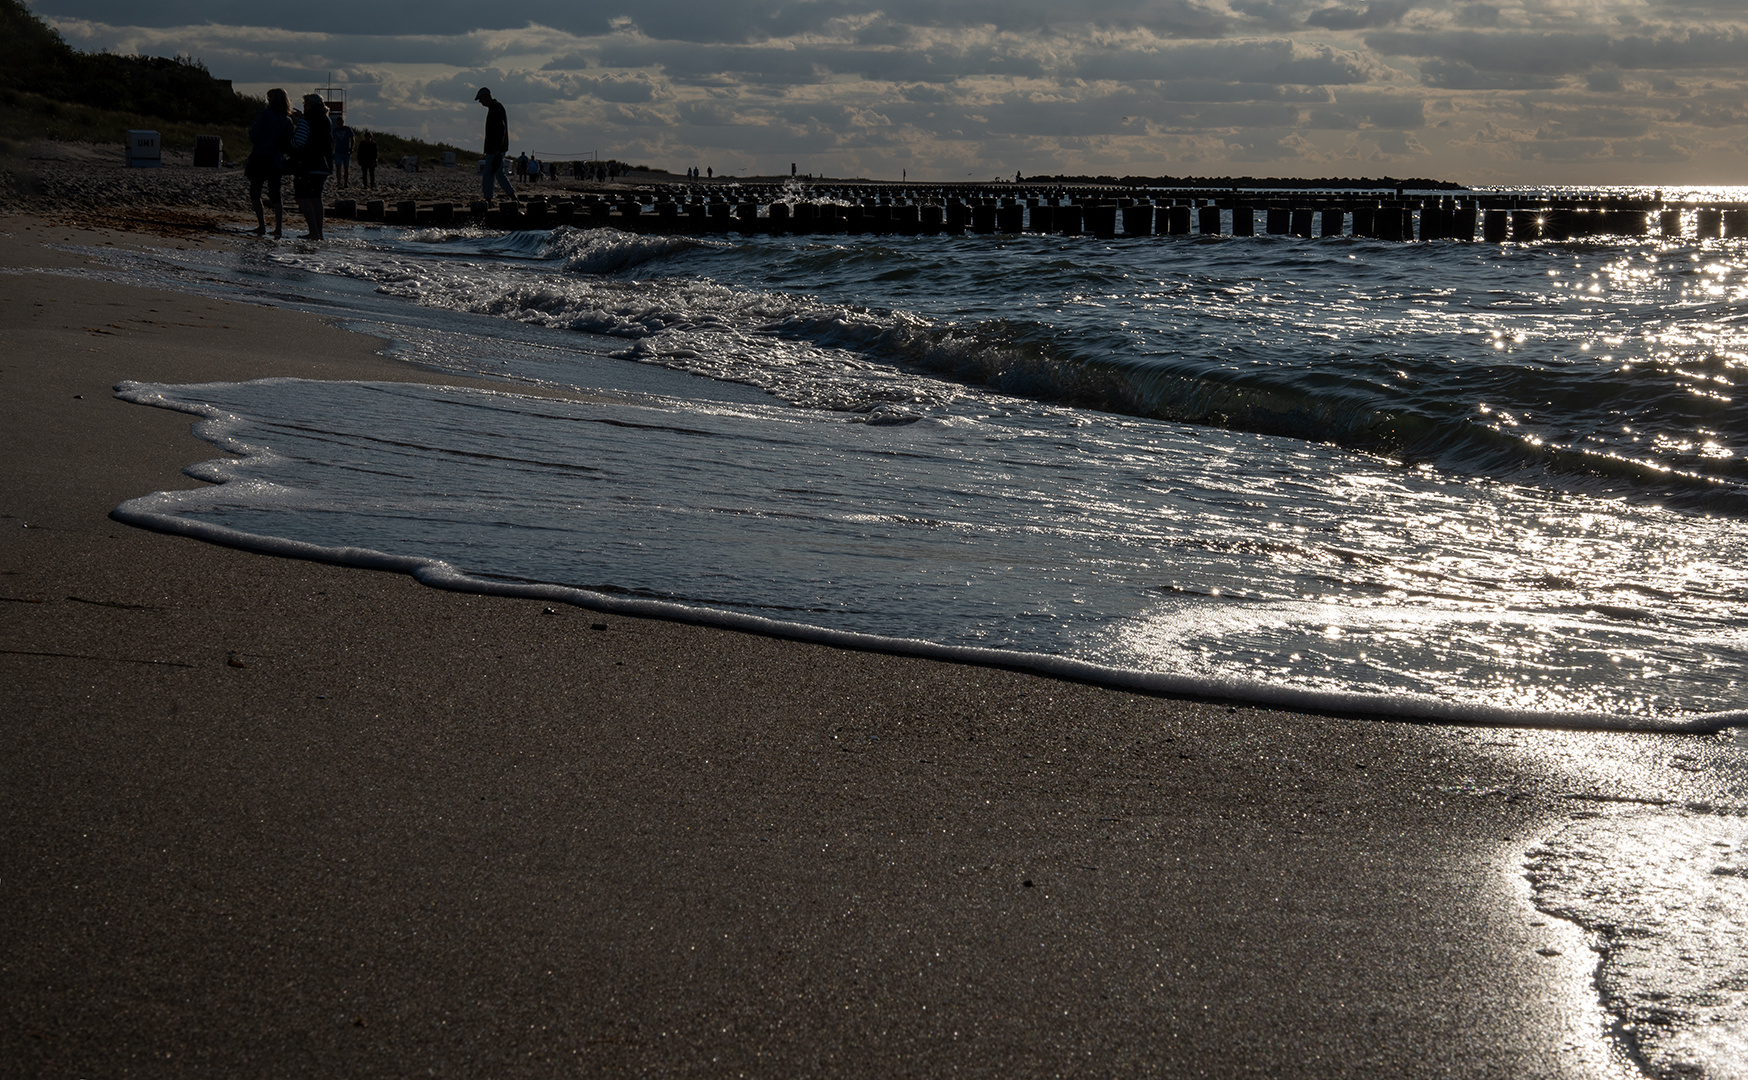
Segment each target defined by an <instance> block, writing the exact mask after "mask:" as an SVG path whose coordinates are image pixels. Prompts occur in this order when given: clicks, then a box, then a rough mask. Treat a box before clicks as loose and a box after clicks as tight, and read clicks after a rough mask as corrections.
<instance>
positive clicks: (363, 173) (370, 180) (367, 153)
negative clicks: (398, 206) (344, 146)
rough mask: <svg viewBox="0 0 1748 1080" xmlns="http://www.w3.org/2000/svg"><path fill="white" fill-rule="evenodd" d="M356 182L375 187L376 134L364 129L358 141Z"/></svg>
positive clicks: (371, 187)
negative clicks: (362, 135) (362, 136)
mask: <svg viewBox="0 0 1748 1080" xmlns="http://www.w3.org/2000/svg"><path fill="white" fill-rule="evenodd" d="M358 182H359V183H361V184H363V185H364V186H365V187H366V188H368V189H371V190H375V188H376V136H375V135H372V134H371V133H370V132H368V131H366V132H365V133H364V138H362V139H360V140H359V141H358Z"/></svg>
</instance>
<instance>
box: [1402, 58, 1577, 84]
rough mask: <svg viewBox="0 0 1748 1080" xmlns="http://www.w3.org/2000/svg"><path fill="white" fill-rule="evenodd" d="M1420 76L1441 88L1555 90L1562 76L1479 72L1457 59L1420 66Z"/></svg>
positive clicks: (1426, 81)
mask: <svg viewBox="0 0 1748 1080" xmlns="http://www.w3.org/2000/svg"><path fill="white" fill-rule="evenodd" d="M1420 78H1421V81H1422V82H1424V83H1425V84H1426V85H1427V86H1430V87H1433V88H1435V89H1438V90H1553V89H1555V88H1557V87H1558V86H1559V85H1560V82H1561V80H1560V78H1558V77H1556V76H1551V75H1526V74H1523V73H1521V72H1515V71H1479V70H1477V69H1475V68H1474V67H1472V66H1470V65H1469V64H1465V63H1461V62H1457V61H1445V60H1428V61H1426V62H1424V63H1422V64H1421V65H1420Z"/></svg>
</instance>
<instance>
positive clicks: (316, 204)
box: [291, 94, 334, 240]
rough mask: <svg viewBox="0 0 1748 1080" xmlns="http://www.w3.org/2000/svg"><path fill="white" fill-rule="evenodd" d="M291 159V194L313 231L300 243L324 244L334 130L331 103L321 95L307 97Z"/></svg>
mask: <svg viewBox="0 0 1748 1080" xmlns="http://www.w3.org/2000/svg"><path fill="white" fill-rule="evenodd" d="M291 155H292V176H291V193H292V195H293V196H294V197H295V198H296V199H297V208H298V209H299V210H302V211H303V219H304V221H306V222H308V223H309V228H310V231H309V232H307V233H304V234H303V236H302V237H300V238H299V239H303V240H320V239H321V238H322V187H323V185H325V184H326V183H327V182H328V174H329V173H331V172H333V171H334V129H333V126H332V125H331V124H329V122H328V103H327V102H325V101H323V100H322V95H320V94H305V95H304V96H303V115H301V116H299V117H298V120H297V126H296V127H295V128H293V129H292V132H291Z"/></svg>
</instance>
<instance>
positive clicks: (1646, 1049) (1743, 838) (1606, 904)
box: [1529, 805, 1748, 1080]
mask: <svg viewBox="0 0 1748 1080" xmlns="http://www.w3.org/2000/svg"><path fill="white" fill-rule="evenodd" d="M1529 873H1530V879H1531V882H1532V884H1533V886H1534V889H1535V900H1536V905H1537V906H1538V907H1540V908H1541V909H1542V910H1544V911H1547V912H1548V913H1550V914H1553V915H1558V916H1559V917H1561V918H1565V919H1570V920H1572V921H1573V922H1576V923H1577V924H1579V925H1580V926H1582V927H1583V928H1584V929H1585V930H1587V931H1589V932H1590V933H1591V934H1592V936H1593V939H1594V941H1595V948H1596V949H1597V951H1598V952H1599V953H1600V956H1601V960H1600V964H1601V967H1600V971H1599V974H1598V979H1597V983H1598V986H1599V987H1600V989H1601V991H1602V996H1603V1003H1604V1005H1605V1006H1606V1007H1607V1008H1608V1009H1609V1010H1610V1012H1612V1013H1613V1014H1614V1016H1615V1017H1616V1018H1617V1021H1618V1023H1617V1031H1618V1034H1619V1035H1620V1036H1621V1038H1622V1039H1623V1041H1625V1042H1626V1043H1627V1045H1628V1046H1630V1047H1632V1048H1634V1049H1635V1050H1636V1052H1637V1053H1638V1054H1639V1055H1640V1056H1641V1057H1642V1059H1643V1061H1644V1063H1645V1065H1646V1066H1647V1067H1648V1069H1649V1071H1650V1072H1651V1073H1652V1074H1653V1075H1655V1076H1659V1077H1677V1076H1680V1077H1693V1078H1706V1080H1745V1078H1748V817H1745V816H1744V808H1742V807H1711V806H1704V807H1684V806H1672V807H1654V806H1619V805H1610V806H1606V808H1605V809H1603V810H1601V811H1599V812H1597V813H1595V814H1594V815H1592V816H1588V817H1585V818H1583V819H1581V820H1578V821H1576V822H1574V823H1573V824H1572V825H1570V826H1568V827H1567V828H1566V829H1564V830H1563V831H1561V832H1560V833H1559V834H1558V835H1556V836H1554V837H1552V838H1550V839H1549V840H1548V841H1547V842H1546V843H1544V844H1543V845H1542V846H1541V847H1539V848H1538V849H1536V850H1535V851H1534V852H1532V861H1531V862H1530V864H1529Z"/></svg>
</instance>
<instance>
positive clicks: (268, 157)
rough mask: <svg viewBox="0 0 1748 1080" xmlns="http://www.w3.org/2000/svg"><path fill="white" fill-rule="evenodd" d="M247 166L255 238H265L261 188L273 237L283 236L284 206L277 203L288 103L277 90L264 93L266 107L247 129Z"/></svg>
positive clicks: (288, 131) (286, 146)
mask: <svg viewBox="0 0 1748 1080" xmlns="http://www.w3.org/2000/svg"><path fill="white" fill-rule="evenodd" d="M249 143H250V146H251V147H252V149H250V151H249V160H248V163H247V164H245V165H244V166H243V175H244V176H246V177H248V178H249V205H250V206H252V207H254V208H255V235H256V236H266V235H267V214H266V211H265V210H264V209H263V208H262V205H261V188H262V186H263V185H265V186H266V188H267V202H268V203H269V204H270V205H271V206H272V207H273V235H274V236H275V237H280V236H284V235H285V203H284V201H283V200H282V199H281V197H280V196H281V192H280V183H279V176H280V174H281V173H283V172H284V171H285V152H286V150H288V149H289V148H290V147H291V99H290V98H288V97H286V95H285V91H284V90H281V89H280V88H279V87H277V86H276V87H274V88H273V89H271V90H269V91H267V106H266V108H264V109H262V110H261V111H260V112H259V113H257V114H256V116H255V121H254V123H252V124H250V125H249Z"/></svg>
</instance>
